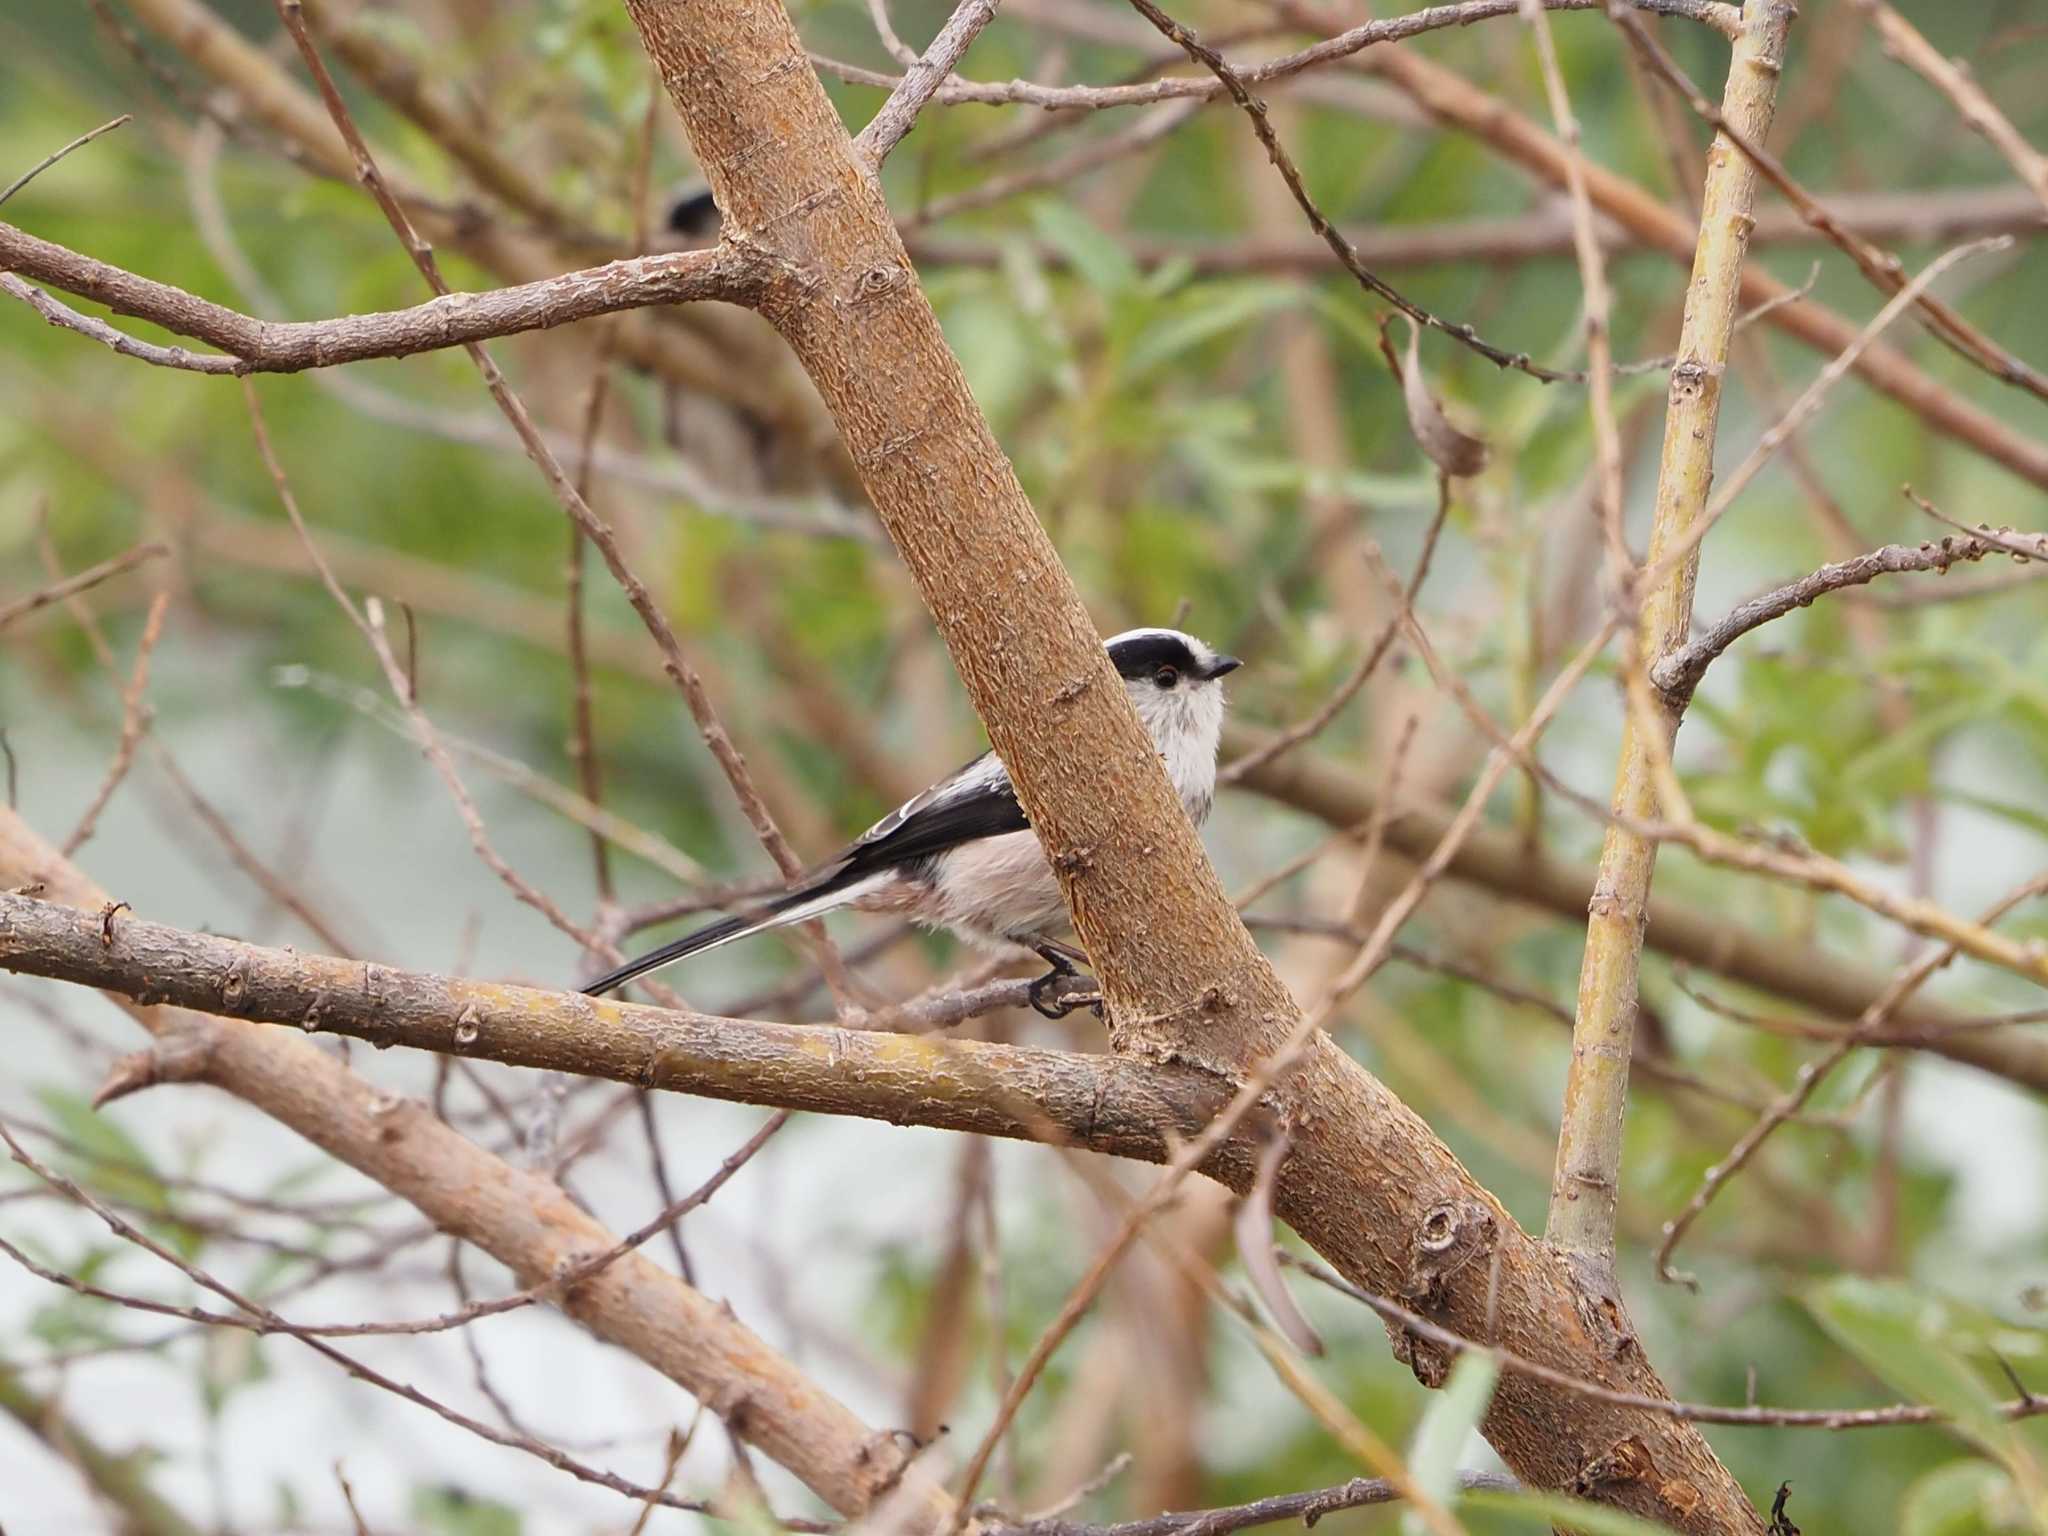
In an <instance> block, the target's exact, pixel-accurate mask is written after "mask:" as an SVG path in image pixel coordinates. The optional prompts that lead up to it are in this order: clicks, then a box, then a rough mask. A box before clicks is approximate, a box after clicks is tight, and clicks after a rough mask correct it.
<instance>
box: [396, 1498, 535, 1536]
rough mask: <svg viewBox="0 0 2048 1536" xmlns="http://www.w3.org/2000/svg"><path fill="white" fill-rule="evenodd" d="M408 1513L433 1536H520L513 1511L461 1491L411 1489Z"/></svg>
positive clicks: (516, 1517) (494, 1501)
mask: <svg viewBox="0 0 2048 1536" xmlns="http://www.w3.org/2000/svg"><path fill="white" fill-rule="evenodd" d="M412 1514H413V1518H414V1519H415V1520H417V1521H419V1523H420V1525H421V1526H422V1527H423V1528H424V1529H425V1530H428V1531H431V1532H433V1533H434V1536H520V1523H519V1512H518V1511H517V1510H515V1509H514V1508H512V1506H511V1505H509V1504H500V1503H498V1502H497V1501H496V1500H495V1499H480V1498H478V1497H477V1496H476V1495H475V1494H473V1493H471V1492H469V1491H468V1490H467V1489H465V1488H456V1487H440V1488H415V1489H414V1490H413V1492H412Z"/></svg>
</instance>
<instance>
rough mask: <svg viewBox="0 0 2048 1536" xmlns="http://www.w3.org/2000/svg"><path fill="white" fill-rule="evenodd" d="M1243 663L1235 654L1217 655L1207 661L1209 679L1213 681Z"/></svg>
mask: <svg viewBox="0 0 2048 1536" xmlns="http://www.w3.org/2000/svg"><path fill="white" fill-rule="evenodd" d="M1243 665H1244V663H1243V662H1241V661H1239V660H1238V659H1237V658H1236V657H1235V656H1218V657H1217V658H1216V659H1215V660H1214V661H1212V662H1210V663H1209V673H1208V676H1209V681H1210V682H1212V683H1213V682H1214V681H1216V679H1217V678H1219V677H1224V676H1227V675H1228V674H1229V673H1232V672H1235V671H1236V670H1237V669H1238V668H1239V667H1241V666H1243Z"/></svg>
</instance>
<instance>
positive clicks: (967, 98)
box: [812, 0, 1736, 111]
mask: <svg viewBox="0 0 2048 1536" xmlns="http://www.w3.org/2000/svg"><path fill="white" fill-rule="evenodd" d="M1520 3H1521V0H1459V3H1453V4H1443V5H1430V6H1424V7H1423V8H1422V9H1421V10H1417V11H1410V12H1408V13H1407V14H1406V15H1402V16H1391V17H1388V18H1387V19H1386V20H1384V21H1370V22H1366V23H1364V24H1363V25H1361V26H1356V27H1353V28H1351V29H1350V30H1349V31H1346V32H1341V33H1339V34H1338V35H1337V36H1335V37H1330V38H1325V39H1324V40H1323V41H1321V42H1319V43H1315V44H1312V45H1311V46H1309V47H1307V48H1303V49H1301V50H1300V51H1298V52H1295V53H1290V54H1287V55H1286V56H1285V57H1283V58H1277V59H1268V60H1266V61H1264V62H1263V63H1259V64H1253V65H1248V66H1246V67H1245V68H1244V69H1242V70H1237V69H1234V68H1233V73H1234V74H1236V75H1237V76H1238V78H1239V79H1240V80H1241V81H1242V82H1243V83H1244V84H1246V85H1263V84H1265V83H1266V82H1268V81H1272V80H1285V79H1287V78H1289V77H1290V76H1293V75H1298V74H1300V73H1301V72H1302V71H1304V70H1308V69H1313V68H1315V67H1316V66H1317V65H1319V64H1327V63H1329V62H1331V61H1332V60H1334V59H1341V58H1346V57H1348V56H1349V55H1351V54H1354V53H1357V52H1359V51H1360V50H1362V49H1366V48H1371V47H1374V46H1376V45H1378V44H1382V43H1397V42H1401V41H1403V40H1404V39H1407V38H1411V37H1420V36H1421V35H1422V34H1423V33H1425V32H1435V31H1439V30H1441V29H1443V28H1445V27H1463V26H1470V25H1471V24H1472V23H1473V22H1477V21H1485V20H1487V19H1489V18H1491V17H1495V16H1512V15H1514V14H1515V11H1516V9H1517V7H1518V6H1519V5H1520ZM1606 3H1607V0H1544V4H1545V7H1546V8H1547V9H1550V10H1558V11H1591V10H1599V9H1601V8H1602V7H1603V6H1604V5H1605V4H1606ZM1631 3H1633V4H1635V5H1637V6H1638V7H1639V8H1641V9H1642V10H1645V11H1648V12H1650V13H1651V14H1653V15H1659V16H1677V17H1683V18H1685V19H1687V20H1691V21H1697V22H1700V23H1702V24H1703V25H1705V26H1708V27H1711V28H1713V29H1714V30H1715V31H1717V32H1721V33H1724V34H1728V35H1732V33H1733V28H1734V20H1733V18H1734V16H1735V15H1736V9H1735V7H1734V6H1732V5H1728V4H1723V3H1720V0H1631ZM1154 25H1157V23H1154ZM1311 30H1315V31H1320V30H1322V29H1321V28H1320V27H1315V28H1312V29H1311ZM812 62H813V63H815V64H816V65H817V66H818V68H820V69H821V70H825V71H827V72H829V73H831V74H833V75H836V76H838V77H839V78H840V79H842V80H845V81H848V82H849V83H852V84H855V85H873V86H880V87H882V88H883V89H885V90H894V89H896V88H897V87H898V86H900V85H901V84H902V83H903V80H902V77H900V76H897V75H890V74H884V73H881V72H879V71H876V70H872V69H861V68H858V67H856V66H854V65H850V64H843V63H841V62H839V61H838V60H836V59H828V58H823V57H820V56H818V55H816V54H813V55H812ZM1226 93H1229V94H1232V95H1234V94H1235V93H1234V92H1231V91H1230V87H1229V85H1228V84H1227V83H1226V82H1225V81H1224V80H1223V78H1222V77H1221V76H1220V75H1219V76H1218V77H1217V78H1216V79H1215V80H1189V79H1181V78H1178V77H1174V78H1168V79H1164V80H1151V81H1147V82H1145V83H1143V84H1138V85H1066V86H1061V85H1040V84H1038V83H1036V82H1035V81H1030V80H1009V81H1004V82H1001V83H991V84H983V83H980V82H973V81H965V80H961V81H952V82H949V83H947V84H944V85H941V86H939V88H938V89H937V90H936V91H934V92H933V93H932V96H933V99H934V100H936V101H938V102H939V103H940V104H941V105H944V106H954V105H959V104H962V103H968V102H973V103H979V104H981V105H984V106H1028V107H1045V108H1082V109H1085V110H1089V111H1099V110H1101V109H1103V108H1106V107H1137V106H1149V105H1150V104H1151V103H1153V102H1156V101H1168V100H1173V99H1175V98H1180V97H1190V96H1192V97H1198V98H1201V99H1203V100H1213V99H1214V98H1216V97H1218V96H1222V95H1225V94H1226Z"/></svg>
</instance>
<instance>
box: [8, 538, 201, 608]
mask: <svg viewBox="0 0 2048 1536" xmlns="http://www.w3.org/2000/svg"><path fill="white" fill-rule="evenodd" d="M170 552H171V547H170V545H168V544H161V543H157V542H154V541H152V542H150V543H148V544H138V545H136V546H135V547H134V548H133V549H129V550H124V551H123V552H122V553H120V554H118V555H116V556H114V558H113V559H111V560H102V561H101V562H100V563H99V564H98V565H92V566H87V567H86V568H85V569H84V570H82V571H80V572H78V574H77V575H75V576H66V577H65V578H64V579H63V580H61V581H58V582H54V583H52V584H51V585H49V586H47V587H43V588H41V589H39V590H37V591H34V592H31V593H29V595H28V596H27V597H18V598H16V599H15V600H14V601H13V602H11V603H8V604H6V605H5V606H4V607H0V629H5V628H6V627H7V626H8V625H10V624H12V623H13V622H14V621H15V620H16V619H19V618H24V617H26V616H27V615H29V614H31V613H34V612H35V611H36V610H37V609H39V608H47V607H49V606H50V605H51V604H52V603H61V602H63V601H65V600H66V599H67V598H71V597H75V596H77V595H78V594H79V593H80V592H85V591H88V590H90V589H91V588H93V587H96V586H98V585H99V584H100V583H101V582H103V581H108V580H111V579H112V578H113V577H116V576H119V575H121V574H122V573H123V572H126V571H132V570H134V569H135V567H136V566H138V565H141V564H143V563H144V562H146V561H150V560H155V559H157V558H158V557H159V556H162V555H168V554H169V553H170Z"/></svg>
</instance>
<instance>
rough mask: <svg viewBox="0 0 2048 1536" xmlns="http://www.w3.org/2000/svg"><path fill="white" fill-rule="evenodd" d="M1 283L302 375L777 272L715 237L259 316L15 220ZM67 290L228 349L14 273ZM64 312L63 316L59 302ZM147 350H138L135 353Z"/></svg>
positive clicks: (757, 284) (234, 369)
mask: <svg viewBox="0 0 2048 1536" xmlns="http://www.w3.org/2000/svg"><path fill="white" fill-rule="evenodd" d="M0 269H4V270H0V287H4V288H5V289H6V290H7V292H9V293H11V294H13V295H14V296H15V297H16V298H18V299H20V300H21V301H22V302H23V303H25V304H28V305H30V306H31V307H33V308H34V309H36V310H37V312H38V313H40V314H42V315H43V317H44V318H45V319H47V320H49V321H50V322H51V323H52V324H53V325H65V326H69V327H70V328H71V329H74V330H82V331H83V332H84V334H86V335H89V336H92V337H93V339H95V340H97V341H103V342H105V343H106V344H107V345H109V346H112V347H114V348H115V350H116V351H120V352H122V353H124V354H125V355H130V356H141V357H142V360H143V361H145V362H152V363H156V364H158V365H159V366H163V367H170V368H183V369H186V370H187V371H191V372H198V373H223V374H249V373H300V372H303V371H304V370H306V369H308V368H332V367H335V366H337V365H339V364H342V363H355V362H362V361H364V360H365V359H367V358H380V357H410V356H413V355H414V354H415V353H420V352H433V351H438V350H440V349H442V348H445V347H457V346H465V345H469V344H472V343H475V342H479V341H486V340H489V339H491V338H493V337H498V336H513V335H517V334H519V333H521V332H523V331H534V330H545V329H551V328H552V327H555V326H558V325H568V324H570V323H572V322H574V321H578V320H589V319H594V318H595V317H597V316H599V315H609V314H615V313H617V312H619V311H620V310H627V309H640V308H644V307H646V306H649V305H664V304H684V303H692V302H697V301H701V300H710V299H716V300H721V301H723V302H725V303H729V304H743V305H751V304H753V303H756V302H758V301H759V299H760V297H761V295H762V293H763V292H764V291H765V289H766V285H767V282H768V275H769V274H768V272H767V270H766V269H765V268H764V266H763V264H762V263H761V261H760V260H759V259H758V255H757V253H754V252H751V251H748V250H747V249H745V248H744V247H740V246H729V245H716V246H712V247H709V248H708V249H705V250H701V251H665V252H659V253H656V254H654V255H649V256H635V257H628V258H625V259H623V260H620V261H614V262H609V263H607V264H606V265H604V266H601V267H591V268H587V269H585V270H584V271H580V272H565V273H563V274H562V275H561V276H559V277H549V278H543V279H541V280H540V281H539V282H532V283H518V284H515V285H513V286H511V287H506V288H492V289H489V290H486V291H485V292H483V293H450V292H448V291H447V289H446V288H445V287H443V288H442V289H441V294H440V296H439V297H437V298H433V299H430V300H428V301H427V302H426V303H424V304H415V305H413V306H412V307H411V308H410V309H397V310H387V311H384V312H382V313H377V314H368V315H338V316H336V317H335V318H333V319H331V320H300V321H284V320H259V319H257V318H255V317H254V316H252V315H245V314H242V313H241V312H239V311H238V310H233V309H229V308H227V307H226V306H225V305H221V304H215V303H213V302H212V301H210V300H207V299H202V298H200V297H199V296H198V295H197V294H192V293H187V292H186V291H185V290H184V289H182V288H176V287H173V286H172V285H171V284H169V283H159V282H155V281H153V280H151V279H150V278H146V277H138V276H137V275H136V274H134V273H132V272H128V271H124V270H123V269H122V268H120V267H115V266H110V265H108V264H107V263H106V262H103V261H97V260H95V259H93V258H92V257H90V256H86V255H83V254H81V253H79V252H77V251H74V250H71V249H70V248H68V247H66V246H62V245H57V244H54V243H52V242H51V241H48V240H41V239H38V238H37V237H36V236H34V235H31V234H29V233H28V232H27V231H26V230H22V229H17V228H16V227H15V226H13V225H12V224H5V223H0ZM7 272H14V273H19V274H21V275H22V276H23V277H28V278H33V279H35V280H36V281H38V282H44V283H48V284H50V285H51V286H52V287H55V288H61V289H63V290H64V291H65V292H66V293H71V294H76V295H77V296H78V297H80V298H84V299H91V300H93V301H94V302H95V303H99V304H104V305H106V306H107V308H109V309H111V310H113V311H114V313H116V314H118V315H130V316H133V317H134V318H136V319H138V320H147V321H149V322H150V323H151V324H152V325H160V326H162V327H163V328H164V329H165V330H167V331H170V332H172V333H174V334H176V335H179V336H188V337H191V338H192V339H193V340H195V341H203V342H205V343H206V344H207V345H209V346H212V347H217V348H219V349H220V351H221V352H222V353H224V354H226V355H225V356H219V357H216V356H209V355H203V354H197V353H190V352H186V351H185V350H184V349H183V348H181V347H171V348H164V347H158V346H155V345H154V344H153V343H149V342H142V341H137V340H136V339H135V338H133V337H130V336H127V335H126V334H125V333H123V332H120V331H117V330H115V329H114V328H113V327H112V326H109V325H107V324H106V323H105V322H104V321H99V320H94V319H92V318H91V317H89V316H85V315H79V314H77V312H76V311H73V310H69V309H65V307H64V306H62V305H59V304H57V303H56V301H55V300H52V299H50V298H48V296H47V295H38V294H37V291H36V290H35V289H33V288H31V287H30V286H29V285H28V284H27V283H25V282H21V281H19V280H18V279H7V278H6V273H7ZM58 310H62V311H63V313H62V315H61V316H60V315H59V314H57V313H56V311H58ZM137 349H139V350H137Z"/></svg>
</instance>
